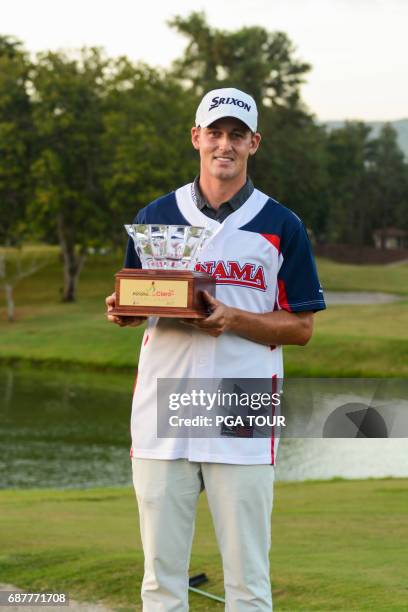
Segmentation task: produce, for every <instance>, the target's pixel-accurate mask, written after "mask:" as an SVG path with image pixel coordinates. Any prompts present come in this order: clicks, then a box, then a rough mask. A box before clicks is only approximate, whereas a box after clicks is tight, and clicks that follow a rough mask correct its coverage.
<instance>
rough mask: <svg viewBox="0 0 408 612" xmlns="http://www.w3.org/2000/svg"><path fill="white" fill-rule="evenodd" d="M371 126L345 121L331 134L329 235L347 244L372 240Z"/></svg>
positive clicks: (372, 148)
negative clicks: (342, 125)
mask: <svg viewBox="0 0 408 612" xmlns="http://www.w3.org/2000/svg"><path fill="white" fill-rule="evenodd" d="M370 131H371V128H370V127H368V126H367V125H365V124H364V123H362V122H351V121H350V122H346V124H345V125H344V127H341V128H339V129H336V130H333V131H332V132H331V133H330V134H329V135H328V154H329V165H328V169H329V176H330V201H331V214H330V228H329V233H330V236H329V237H330V238H331V240H332V241H334V242H343V243H346V244H356V245H358V244H369V243H370V242H371V240H372V230H373V214H372V204H373V190H374V186H375V184H374V183H373V181H372V174H371V170H370V169H371V167H372V163H373V151H374V147H375V145H374V141H373V140H372V139H370Z"/></svg>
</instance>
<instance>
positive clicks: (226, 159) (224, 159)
mask: <svg viewBox="0 0 408 612" xmlns="http://www.w3.org/2000/svg"><path fill="white" fill-rule="evenodd" d="M214 159H216V160H217V161H225V162H230V161H234V160H233V158H232V157H225V156H223V155H216V156H214Z"/></svg>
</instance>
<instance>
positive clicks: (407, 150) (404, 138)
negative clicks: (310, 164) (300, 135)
mask: <svg viewBox="0 0 408 612" xmlns="http://www.w3.org/2000/svg"><path fill="white" fill-rule="evenodd" d="M322 123H323V125H327V127H328V128H329V129H336V128H339V127H342V126H343V125H344V123H345V122H344V121H322ZM364 123H366V124H367V125H369V126H370V127H371V128H372V132H371V134H372V136H373V137H376V136H377V134H378V132H379V131H380V129H381V127H382V126H383V125H384V123H390V124H391V125H392V126H393V127H394V129H395V130H396V132H397V134H398V143H399V146H400V147H401V150H402V151H403V152H404V154H405V157H406V158H407V159H408V119H398V120H397V121H365V122H364Z"/></svg>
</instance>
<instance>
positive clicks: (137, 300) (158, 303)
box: [112, 268, 215, 319]
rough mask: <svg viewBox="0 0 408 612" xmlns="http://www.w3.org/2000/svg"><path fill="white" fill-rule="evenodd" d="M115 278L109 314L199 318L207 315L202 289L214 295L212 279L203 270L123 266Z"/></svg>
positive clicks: (213, 281) (213, 280)
mask: <svg viewBox="0 0 408 612" xmlns="http://www.w3.org/2000/svg"><path fill="white" fill-rule="evenodd" d="M115 279H116V282H115V291H116V307H115V308H114V309H113V311H112V314H115V315H120V316H122V317H126V316H129V317H155V316H159V317H179V318H188V319H202V318H205V317H207V316H208V315H209V311H208V307H207V305H206V303H205V302H204V299H203V297H202V292H203V291H208V293H210V294H211V295H213V296H214V297H215V279H214V278H213V277H212V276H210V275H209V274H206V273H205V272H192V271H190V270H140V269H134V268H123V269H122V270H120V271H119V272H117V274H115Z"/></svg>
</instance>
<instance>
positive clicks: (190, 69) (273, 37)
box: [169, 12, 310, 108]
mask: <svg viewBox="0 0 408 612" xmlns="http://www.w3.org/2000/svg"><path fill="white" fill-rule="evenodd" d="M169 25H170V26H171V27H172V28H174V29H175V30H176V31H177V32H179V33H180V34H182V35H184V36H185V37H186V38H187V40H188V45H187V47H186V49H185V51H184V55H183V57H181V58H180V59H179V60H176V61H175V62H174V74H175V75H176V76H177V77H178V78H179V79H180V80H181V81H182V82H186V81H187V82H189V83H190V84H191V87H192V90H193V92H194V93H195V95H196V96H197V97H199V96H201V95H202V94H203V92H204V91H208V90H210V89H214V88H217V87H238V88H240V89H243V90H244V91H247V92H248V93H251V95H252V96H253V97H254V98H255V100H256V102H257V104H265V105H266V106H268V105H269V106H287V107H291V108H295V107H298V106H299V105H300V93H299V88H300V85H301V83H302V82H303V80H304V75H305V74H306V73H307V72H308V71H309V70H310V65H309V64H307V63H305V62H302V61H300V60H297V59H295V57H294V52H295V49H294V46H293V44H292V42H291V41H290V39H289V38H288V36H287V35H286V34H285V33H284V32H268V31H267V30H266V29H265V28H262V27H259V26H253V27H245V28H241V29H240V30H237V31H235V32H226V31H224V30H218V29H216V28H211V27H210V26H209V25H208V23H207V21H206V17H205V15H204V13H197V12H193V13H191V14H190V15H189V16H188V17H185V18H184V17H180V16H178V17H175V18H174V19H172V20H171V21H170V22H169Z"/></svg>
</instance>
